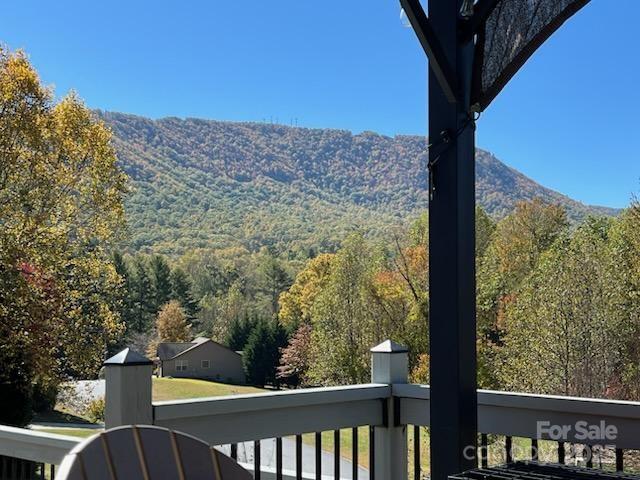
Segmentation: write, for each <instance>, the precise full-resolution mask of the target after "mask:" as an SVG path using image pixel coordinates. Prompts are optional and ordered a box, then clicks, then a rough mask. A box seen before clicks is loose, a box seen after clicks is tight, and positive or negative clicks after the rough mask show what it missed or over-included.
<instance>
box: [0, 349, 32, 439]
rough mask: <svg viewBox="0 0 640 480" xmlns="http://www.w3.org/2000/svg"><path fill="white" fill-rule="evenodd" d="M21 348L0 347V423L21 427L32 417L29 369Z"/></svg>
mask: <svg viewBox="0 0 640 480" xmlns="http://www.w3.org/2000/svg"><path fill="white" fill-rule="evenodd" d="M25 360H26V359H25V356H24V354H23V353H22V351H21V350H16V351H15V352H10V351H8V350H7V349H2V348H0V424H4V425H13V426H16V427H23V426H25V425H27V424H28V423H29V422H30V421H31V418H32V417H33V409H32V404H33V402H32V400H33V384H32V383H31V380H30V375H31V371H30V369H29V366H28V364H27V362H26V361H25Z"/></svg>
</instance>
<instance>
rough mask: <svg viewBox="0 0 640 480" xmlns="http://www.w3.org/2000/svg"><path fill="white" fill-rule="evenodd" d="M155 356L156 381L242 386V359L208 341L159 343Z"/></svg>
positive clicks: (200, 339)
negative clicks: (194, 380) (203, 381)
mask: <svg viewBox="0 0 640 480" xmlns="http://www.w3.org/2000/svg"><path fill="white" fill-rule="evenodd" d="M157 353H158V362H159V363H158V376H160V377H182V378H202V379H206V380H217V381H221V382H228V383H245V376H244V368H243V366H242V355H241V354H240V353H238V352H234V351H233V350H231V349H229V348H227V347H225V346H224V345H221V344H219V343H217V342H214V341H213V340H211V339H210V338H205V337H198V338H196V339H195V340H193V341H192V342H177V343H174V342H165V343H161V344H159V345H158V350H157Z"/></svg>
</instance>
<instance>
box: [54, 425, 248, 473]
mask: <svg viewBox="0 0 640 480" xmlns="http://www.w3.org/2000/svg"><path fill="white" fill-rule="evenodd" d="M165 479H166V480H174V479H175V480H205V479H206V480H252V479H253V476H252V475H251V474H250V473H249V472H247V471H246V470H245V469H243V468H242V467H241V466H240V465H238V463H237V462H235V461H234V460H232V459H231V458H229V457H227V456H225V455H224V454H222V453H220V452H218V451H217V450H215V449H213V448H212V447H210V446H209V445H208V444H206V443H205V442H203V441H202V440H199V439H197V438H195V437H192V436H190V435H186V434H184V433H180V432H174V431H172V430H168V429H166V428H161V427H154V426H127V427H118V428H113V429H111V430H107V431H106V432H103V433H100V434H98V435H95V436H93V437H91V438H88V439H87V440H85V441H84V442H82V443H80V444H79V445H78V446H77V447H75V448H74V449H73V450H71V452H69V454H68V455H67V456H66V457H65V458H64V460H63V462H62V464H61V465H60V470H59V471H58V475H56V480H165Z"/></svg>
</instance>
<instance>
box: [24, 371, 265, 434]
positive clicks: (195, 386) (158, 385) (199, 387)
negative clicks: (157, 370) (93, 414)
mask: <svg viewBox="0 0 640 480" xmlns="http://www.w3.org/2000/svg"><path fill="white" fill-rule="evenodd" d="M266 391H268V390H265V389H262V388H256V387H248V386H244V385H228V384H225V383H217V382H209V381H206V380H195V379H191V378H155V377H154V378H153V400H154V401H163V400H181V399H187V398H202V397H219V396H226V395H238V394H242V393H264V392H266ZM33 421H34V422H35V423H39V422H42V423H56V424H61V425H62V424H65V423H68V424H81V423H86V424H88V425H90V424H91V422H89V421H88V420H87V419H86V418H84V417H82V416H81V415H79V414H74V413H72V412H67V411H64V410H63V409H61V408H56V410H54V411H52V412H47V413H39V414H37V415H36V416H35V417H34V419H33ZM38 431H39V432H47V433H56V434H58V435H69V436H72V437H83V438H86V437H90V436H91V435H93V434H95V433H98V432H99V431H100V430H96V429H95V428H57V427H51V428H39V429H38Z"/></svg>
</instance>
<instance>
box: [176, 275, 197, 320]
mask: <svg viewBox="0 0 640 480" xmlns="http://www.w3.org/2000/svg"><path fill="white" fill-rule="evenodd" d="M191 288H192V286H191V282H190V281H189V278H188V277H187V274H186V273H185V272H184V270H182V269H181V268H179V267H176V268H174V269H173V271H172V272H171V297H172V298H173V299H175V300H178V302H180V305H182V308H184V311H185V313H186V314H187V317H188V318H189V321H193V319H194V318H195V317H196V314H197V313H198V310H199V307H198V303H197V302H196V301H195V300H194V298H193V295H192V293H191Z"/></svg>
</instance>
